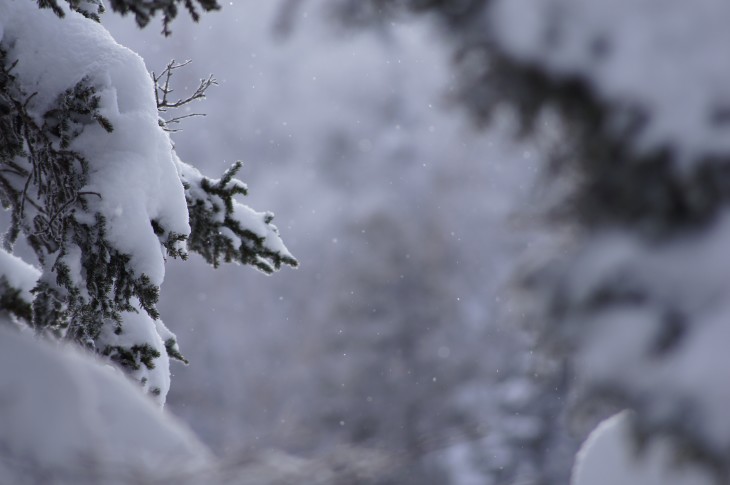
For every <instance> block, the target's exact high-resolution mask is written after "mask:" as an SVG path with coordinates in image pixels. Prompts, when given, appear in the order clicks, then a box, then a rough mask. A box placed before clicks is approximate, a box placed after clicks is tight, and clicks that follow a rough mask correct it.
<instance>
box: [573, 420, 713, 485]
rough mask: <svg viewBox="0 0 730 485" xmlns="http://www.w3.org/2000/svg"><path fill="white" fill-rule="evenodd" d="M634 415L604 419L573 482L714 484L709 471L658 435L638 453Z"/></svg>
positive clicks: (582, 453)
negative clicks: (682, 460)
mask: <svg viewBox="0 0 730 485" xmlns="http://www.w3.org/2000/svg"><path fill="white" fill-rule="evenodd" d="M632 418H633V415H632V414H631V413H629V412H627V411H624V412H622V413H619V414H616V415H615V416H612V417H611V418H609V419H607V420H605V421H603V422H602V423H601V424H600V425H599V426H598V427H597V428H596V429H595V430H594V431H593V433H591V435H590V436H589V437H588V439H587V440H586V442H585V443H584V444H583V447H582V448H581V450H580V452H579V453H578V455H577V457H576V462H575V466H574V468H573V478H572V480H571V484H572V485H617V484H621V485H713V484H714V483H715V481H714V480H713V479H712V477H711V476H710V475H708V474H707V472H706V470H702V469H700V468H698V467H697V466H696V465H692V464H690V463H686V462H685V463H680V462H679V461H678V457H679V450H678V448H677V447H676V446H675V445H674V444H673V443H672V442H671V441H670V440H668V439H666V438H663V437H659V438H654V439H652V440H651V441H650V442H648V443H646V445H645V448H642V449H641V451H640V452H639V453H637V444H636V440H635V439H634V436H633V435H632Z"/></svg>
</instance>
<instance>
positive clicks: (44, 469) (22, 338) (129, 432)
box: [0, 319, 211, 484]
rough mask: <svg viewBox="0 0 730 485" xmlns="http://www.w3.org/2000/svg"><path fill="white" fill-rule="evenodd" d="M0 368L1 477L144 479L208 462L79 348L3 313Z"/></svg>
mask: <svg viewBox="0 0 730 485" xmlns="http://www.w3.org/2000/svg"><path fill="white" fill-rule="evenodd" d="M0 366H1V367H2V369H4V370H3V372H0V396H2V399H0V449H2V457H1V458H0V482H2V483H17V484H23V483H58V484H65V483H74V484H77V483H108V484H116V483H142V482H144V483H148V482H147V481H144V480H150V479H153V478H154V479H155V480H161V479H165V478H170V477H174V478H175V479H178V478H179V479H180V480H182V478H185V477H186V476H189V475H190V474H194V473H199V472H201V470H203V469H205V468H206V467H208V466H209V465H210V460H211V455H210V453H209V451H208V450H207V449H206V448H205V446H203V445H202V444H201V443H200V442H199V441H198V440H197V438H195V437H194V436H193V434H192V433H191V432H190V431H189V430H188V429H186V428H185V427H184V426H183V425H182V424H180V423H178V422H177V421H176V420H175V419H173V418H172V417H171V416H169V415H167V414H165V413H163V412H162V411H161V410H160V409H159V408H158V406H156V405H155V404H154V403H153V402H152V400H151V399H150V398H149V397H148V396H145V395H143V394H142V393H141V392H140V389H139V388H138V386H137V385H136V384H134V383H132V382H130V381H129V380H128V379H127V378H126V377H124V376H123V375H122V373H121V372H120V371H119V370H117V369H115V368H113V367H111V366H109V365H106V364H104V363H102V362H101V361H98V360H96V359H95V358H93V357H91V356H90V355H88V354H87V353H83V352H80V351H78V350H76V349H75V348H72V347H71V346H61V345H57V344H56V345H54V344H51V343H47V342H43V341H42V340H40V339H38V338H35V337H33V336H30V335H27V334H22V333H19V332H17V331H15V330H12V329H11V328H10V322H9V321H7V320H5V319H3V320H2V321H0ZM12 369H15V371H13V370H12Z"/></svg>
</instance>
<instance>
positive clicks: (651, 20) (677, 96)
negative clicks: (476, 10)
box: [490, 0, 730, 164]
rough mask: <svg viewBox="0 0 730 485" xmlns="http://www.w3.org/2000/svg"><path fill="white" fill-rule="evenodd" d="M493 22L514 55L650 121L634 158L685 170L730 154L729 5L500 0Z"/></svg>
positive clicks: (720, 1) (682, 0) (696, 0)
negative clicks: (668, 161) (669, 152)
mask: <svg viewBox="0 0 730 485" xmlns="http://www.w3.org/2000/svg"><path fill="white" fill-rule="evenodd" d="M490 14H492V16H491V17H490V24H491V26H492V28H493V29H494V31H495V32H496V37H497V40H498V42H499V43H500V45H501V46H502V48H503V49H504V50H505V51H506V52H507V53H508V54H509V55H511V56H513V57H514V58H516V59H518V60H520V61H523V62H527V63H530V64H537V65H539V66H541V67H543V68H545V69H546V70H547V71H548V72H549V73H551V74H552V75H554V76H555V77H556V78H567V77H571V78H579V79H582V80H584V81H586V82H587V83H588V84H589V85H590V87H591V88H592V89H593V90H594V92H595V94H596V95H597V97H598V98H599V99H600V100H603V101H605V102H607V103H609V104H611V105H613V106H614V107H622V108H630V109H639V110H641V111H642V112H643V113H644V114H646V115H648V122H647V124H646V126H645V128H644V129H643V131H642V133H641V134H640V136H639V137H638V139H637V140H636V143H635V147H634V148H635V149H636V150H638V151H643V150H655V149H661V148H670V149H673V150H674V152H675V154H676V155H677V160H678V161H679V162H680V163H682V164H688V163H691V162H693V161H696V160H698V159H700V158H702V157H707V156H713V155H720V156H722V155H724V156H727V155H728V154H729V153H730V123H728V110H729V109H730V56H728V55H727V47H728V46H729V45H730V29H728V28H727V25H728V24H729V23H730V3H728V2H726V1H724V0H693V1H691V2H688V1H686V0H611V1H604V0H497V1H496V2H495V3H494V6H493V9H492V10H490ZM616 114H619V113H616Z"/></svg>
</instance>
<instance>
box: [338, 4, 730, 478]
mask: <svg viewBox="0 0 730 485" xmlns="http://www.w3.org/2000/svg"><path fill="white" fill-rule="evenodd" d="M336 4H337V8H338V9H339V11H340V12H341V13H343V14H344V17H345V18H346V19H348V21H350V22H354V23H362V22H364V21H365V22H368V21H369V22H372V21H380V20H381V19H383V18H385V19H387V18H389V17H390V16H392V15H398V14H403V12H404V11H411V12H427V13H429V14H431V15H432V16H433V17H435V18H437V19H438V21H439V25H440V28H441V29H442V32H443V33H444V35H445V36H446V37H447V38H448V39H449V40H450V41H451V42H452V46H453V49H454V53H455V55H454V66H455V68H456V70H457V72H458V76H457V82H456V84H457V85H458V88H457V90H456V91H455V97H456V98H458V99H459V100H460V101H461V102H462V103H463V104H464V105H465V106H466V107H467V109H468V111H469V112H470V113H471V114H472V115H473V117H474V119H475V120H476V121H478V122H479V123H487V122H489V120H490V119H491V118H492V117H493V116H494V115H495V113H498V112H500V110H501V109H502V108H503V107H507V108H509V109H511V110H512V111H513V112H514V113H517V115H518V117H519V119H520V122H521V124H522V131H523V134H530V135H533V136H535V137H537V138H543V139H546V138H552V139H553V141H554V142H553V143H552V144H551V146H550V147H549V148H550V150H551V152H550V153H551V159H552V163H551V164H550V166H549V167H546V172H547V173H548V174H549V179H550V180H551V181H554V182H556V183H555V184H554V185H553V187H554V188H555V189H556V191H557V193H558V195H559V196H560V200H561V201H560V202H559V203H558V204H555V205H551V207H550V209H549V211H548V214H547V215H548V216H550V217H551V218H552V219H553V221H558V222H560V225H561V230H563V229H566V228H567V231H565V230H563V231H562V232H563V233H569V237H567V240H566V238H562V237H561V241H560V243H559V244H558V247H557V249H556V250H555V251H554V253H553V256H552V257H551V258H549V261H548V262H546V263H545V264H543V265H542V266H540V268H539V269H536V270H531V271H529V273H528V274H527V275H526V277H525V278H524V282H525V284H526V286H527V287H528V288H529V289H530V290H531V294H532V297H533V298H534V299H533V300H532V301H533V302H534V303H535V306H534V307H533V310H534V313H533V314H532V317H531V320H533V323H535V326H536V328H537V330H538V331H539V332H540V334H541V335H542V342H543V347H544V348H546V349H550V350H551V351H552V352H553V355H554V356H557V358H559V359H566V360H567V362H568V365H569V367H570V369H571V370H570V372H571V373H573V372H574V373H575V375H576V381H575V382H576V383H578V384H579V385H580V388H581V389H582V393H583V396H584V398H583V404H582V407H583V408H584V409H586V406H593V405H595V404H596V403H600V405H607V403H611V406H614V407H627V408H630V409H633V410H634V411H635V412H636V415H635V418H634V419H633V420H632V421H631V422H632V425H631V426H632V427H633V430H634V432H635V434H636V435H637V436H638V437H639V438H640V439H639V440H638V442H639V443H648V442H651V441H652V440H654V439H655V438H657V437H658V436H668V437H669V438H670V440H671V441H672V443H673V445H674V446H675V447H676V449H677V450H678V451H677V453H676V455H678V456H679V457H681V458H684V459H687V458H689V459H690V460H691V461H693V462H695V463H699V464H700V465H701V466H702V467H704V469H706V470H710V471H711V472H712V473H713V474H714V475H715V477H716V480H717V482H718V483H727V482H728V480H730V469H729V468H728V464H727V460H726V457H727V454H728V452H729V451H730V432H728V429H730V426H728V422H727V417H726V416H725V415H724V414H723V413H722V412H720V410H721V409H726V407H727V397H726V395H725V394H724V393H723V392H718V388H724V387H725V386H726V382H727V380H726V378H727V368H728V361H727V357H726V353H725V352H724V350H723V345H720V344H718V343H717V342H719V341H724V340H725V335H727V332H728V325H727V317H728V309H727V306H726V303H725V302H726V301H727V288H728V280H727V277H726V276H724V274H725V271H724V270H723V269H719V268H725V264H726V263H725V262H724V261H725V260H726V259H727V258H726V256H725V250H723V249H722V248H726V247H727V238H728V235H727V234H728V229H727V227H728V218H727V202H728V194H729V193H730V191H728V186H727V184H728V180H729V179H728V175H727V174H728V157H729V156H730V146H729V145H728V139H729V138H728V133H727V131H728V122H727V120H728V109H727V107H728V99H730V93H729V92H728V88H727V86H728V85H729V84H728V80H729V79H730V69H728V65H727V63H726V62H725V60H724V59H725V57H724V52H725V51H726V49H727V46H728V43H730V38H729V37H728V35H727V34H726V29H725V27H724V25H725V24H726V22H727V21H728V19H730V8H728V6H727V4H726V2H722V1H714V0H707V1H703V2H701V7H699V5H698V4H695V3H687V2H662V1H647V2H631V1H618V2H602V1H600V0H593V1H582V0H575V1H574V0H554V1H553V0H550V1H531V0H524V1H523V0H464V1H448V0H444V1H442V0H403V1H400V0H373V1H372V2H352V1H345V2H337V3H336ZM556 134H557V136H556ZM546 135H547V136H546ZM566 181H567V184H566V183H565V182H566ZM565 187H568V188H567V189H566V188H565Z"/></svg>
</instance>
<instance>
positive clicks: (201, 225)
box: [0, 0, 297, 403]
mask: <svg viewBox="0 0 730 485" xmlns="http://www.w3.org/2000/svg"><path fill="white" fill-rule="evenodd" d="M27 3H28V2H26V3H21V2H14V1H12V0H6V1H3V2H2V4H0V19H2V20H0V127H1V128H2V129H1V130H0V137H1V138H0V166H1V167H2V168H1V170H0V200H2V203H3V206H4V207H5V208H6V209H7V210H8V212H9V214H10V222H9V226H8V229H7V231H6V233H5V237H4V251H5V252H7V253H10V252H12V251H13V248H14V246H15V243H16V242H17V241H18V239H19V238H24V239H25V241H27V243H28V245H29V246H30V248H31V249H32V251H33V253H34V254H35V256H36V257H37V263H38V265H39V266H40V269H41V272H40V274H39V275H37V274H35V273H33V270H30V269H28V268H21V269H20V270H19V266H18V264H16V263H15V262H12V264H9V263H7V262H8V261H11V259H8V258H4V261H5V263H4V264H3V265H2V267H0V272H1V273H2V279H0V283H1V284H0V288H1V289H2V295H1V296H0V304H1V305H2V310H3V311H4V312H6V313H8V314H10V315H12V317H13V319H14V321H15V322H16V323H17V324H18V325H21V326H28V327H31V328H33V329H34V330H35V331H36V332H37V333H39V334H42V335H45V336H49V337H53V338H59V339H65V340H71V341H74V342H77V343H78V344H80V345H81V346H84V347H86V348H88V349H90V350H91V351H94V352H96V353H97V354H99V355H101V356H104V357H106V358H107V359H109V360H111V361H112V362H115V363H116V364H117V365H119V366H120V367H122V368H123V369H124V370H126V371H127V372H128V373H129V374H130V375H132V376H133V377H134V378H135V379H137V380H139V381H140V382H141V383H142V385H143V386H144V387H145V389H146V390H147V391H148V392H150V393H151V394H153V395H156V396H158V399H159V401H160V402H163V403H164V398H165V394H166V393H167V389H168V388H169V372H168V370H167V367H168V358H172V359H177V360H181V361H184V362H185V358H184V357H183V356H182V354H181V353H180V350H179V349H178V346H177V342H176V339H175V335H174V334H173V333H172V332H170V331H169V330H168V329H167V328H166V327H165V325H164V324H163V323H162V321H161V320H160V315H159V312H158V311H157V309H156V304H157V300H158V295H159V288H160V284H161V283H162V279H163V277H164V261H165V258H167V257H173V258H182V259H185V258H186V257H187V254H188V253H187V251H188V250H191V251H194V252H197V253H199V254H201V255H202V256H203V257H204V258H205V260H206V261H207V262H209V263H210V264H212V265H214V266H217V265H218V264H219V263H220V262H237V263H240V264H246V265H252V266H254V267H256V268H258V269H259V270H262V271H264V272H266V273H271V272H273V271H275V270H277V269H279V268H280V267H281V265H282V264H284V265H290V266H296V264H297V262H296V260H295V259H294V258H293V257H292V256H291V255H290V254H289V252H288V251H287V249H286V247H285V246H284V244H283V243H282V242H281V240H280V238H279V234H278V231H277V228H276V227H275V226H274V225H272V224H271V221H272V219H273V216H272V215H271V214H270V213H259V212H255V211H253V210H252V209H250V208H249V207H247V206H245V205H243V204H241V203H240V202H238V201H237V200H236V196H238V195H245V194H246V190H247V189H246V186H245V184H243V183H242V182H241V181H239V180H238V179H236V178H234V177H235V175H236V173H237V171H238V170H239V169H240V168H241V163H240V162H239V163H236V164H235V165H234V166H233V167H232V168H231V169H229V170H228V171H227V172H226V173H225V174H224V175H223V176H222V177H221V178H220V179H211V178H208V177H205V176H203V175H201V174H200V173H199V172H198V171H197V170H196V169H195V168H194V167H192V166H190V165H188V164H186V163H184V162H182V161H180V160H179V159H178V157H177V156H176V154H175V151H174V147H173V145H172V143H171V142H170V139H169V134H168V133H167V131H166V129H167V128H168V126H169V124H170V122H175V121H177V120H179V118H178V119H177V120H176V119H173V120H169V121H168V122H165V121H164V120H162V118H160V117H159V116H158V109H159V110H161V111H164V110H165V109H168V108H174V107H179V106H182V105H185V104H187V103H188V102H191V101H193V100H195V99H199V98H201V97H203V96H204V92H205V89H206V88H207V87H208V86H210V85H211V84H212V82H213V80H212V78H209V79H208V80H204V81H202V82H201V88H200V89H199V90H198V91H196V92H195V93H194V94H193V95H192V96H191V97H189V98H186V99H183V100H179V101H171V100H168V99H167V98H168V94H169V93H170V91H171V88H170V86H169V80H170V77H171V73H172V70H171V69H173V68H175V67H176V66H175V65H173V64H171V65H170V66H168V69H167V70H166V71H165V72H164V73H163V74H166V78H165V79H166V82H165V83H164V84H162V85H160V84H159V83H158V81H159V79H158V78H155V79H154V81H155V83H153V80H152V79H150V76H149V75H148V73H147V72H146V70H145V68H144V65H143V64H142V62H141V60H140V59H139V57H137V56H136V55H134V54H133V53H131V52H129V51H127V50H126V49H124V48H122V47H120V46H118V45H116V44H115V43H114V41H113V40H112V39H111V37H110V36H109V35H108V33H107V32H106V31H105V30H104V29H103V27H101V25H100V24H98V23H97V21H98V15H100V14H101V12H102V11H103V9H102V5H101V3H100V2H99V1H97V0H89V1H74V0H69V2H68V3H69V5H68V6H66V5H65V4H59V3H57V2H55V1H54V0H48V1H39V2H38V4H39V6H41V7H50V9H38V8H37V7H35V6H33V5H32V4H31V5H30V6H29V5H27ZM183 3H184V6H185V7H186V9H187V10H188V11H189V13H190V14H191V15H192V16H193V18H194V19H197V16H198V8H197V7H196V5H195V4H194V3H193V2H192V1H190V0H188V1H185V2H181V1H172V0H171V1H167V2H164V1H163V2H153V3H149V2H139V1H132V2H129V1H112V2H111V5H112V8H113V9H114V10H116V11H118V12H121V13H127V12H132V13H134V14H135V16H136V20H137V23H138V24H139V25H140V26H143V25H145V24H146V23H148V21H149V19H150V17H151V16H153V15H154V14H155V13H156V12H157V11H161V12H162V13H163V22H164V29H165V32H166V33H167V32H169V30H168V26H169V22H170V21H171V20H172V19H173V18H174V17H175V15H176V13H177V5H178V4H183ZM197 4H199V5H198V7H200V8H201V9H203V10H211V9H213V8H217V4H216V3H215V2H209V1H199V2H197ZM77 12H80V13H81V14H82V15H79V14H78V13H77ZM63 17H66V18H63ZM69 52H71V53H69ZM155 84H156V85H155ZM156 90H157V91H156ZM155 95H157V96H155ZM155 99H157V103H155ZM18 271H21V272H25V277H19V276H18V275H17V274H15V273H17V272H18ZM29 278H30V279H34V280H35V283H34V284H33V287H32V289H31V290H30V291H28V290H29V288H28V287H27V286H28V285H27V281H26V280H28V279H29ZM21 280H23V281H25V283H23V281H21ZM18 282H20V283H18ZM23 285H25V286H23Z"/></svg>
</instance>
